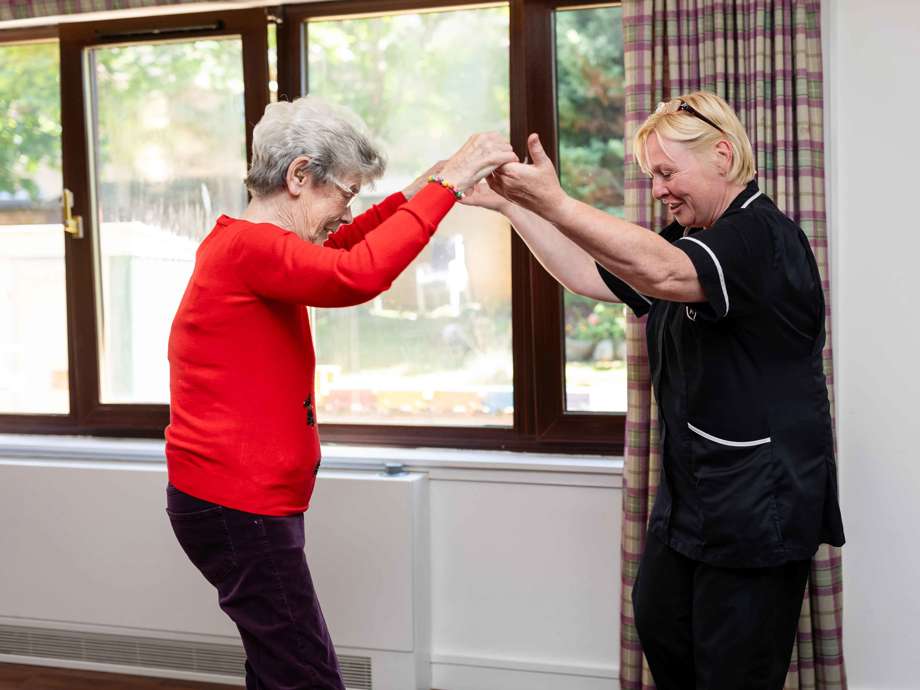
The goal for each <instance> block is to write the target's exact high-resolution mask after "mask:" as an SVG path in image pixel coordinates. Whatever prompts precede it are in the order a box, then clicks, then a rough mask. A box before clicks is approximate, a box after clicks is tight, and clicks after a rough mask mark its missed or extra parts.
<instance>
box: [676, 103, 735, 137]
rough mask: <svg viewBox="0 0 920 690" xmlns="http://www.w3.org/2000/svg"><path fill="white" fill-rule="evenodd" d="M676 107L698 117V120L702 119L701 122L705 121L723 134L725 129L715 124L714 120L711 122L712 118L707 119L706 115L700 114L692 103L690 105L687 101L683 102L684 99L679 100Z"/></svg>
mask: <svg viewBox="0 0 920 690" xmlns="http://www.w3.org/2000/svg"><path fill="white" fill-rule="evenodd" d="M677 109H678V110H683V111H684V112H685V113H690V114H691V115H693V117H696V118H699V119H700V120H702V121H703V122H705V123H706V124H707V125H709V126H710V127H715V128H716V129H717V130H719V131H720V132H722V134H725V130H724V129H722V128H721V127H719V125H717V124H716V123H715V122H713V121H712V120H710V119H709V118H708V117H706V116H705V115H702V114H701V113H700V112H699V111H698V110H697V109H696V108H694V107H693V106H692V105H690V104H689V103H687V102H685V101H681V102H680V105H679V106H677Z"/></svg>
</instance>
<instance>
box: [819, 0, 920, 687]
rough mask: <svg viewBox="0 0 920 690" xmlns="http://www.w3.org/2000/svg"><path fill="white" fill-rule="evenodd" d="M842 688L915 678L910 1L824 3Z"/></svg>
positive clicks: (914, 158) (917, 372) (918, 95)
mask: <svg viewBox="0 0 920 690" xmlns="http://www.w3.org/2000/svg"><path fill="white" fill-rule="evenodd" d="M822 12H823V22H824V44H825V55H824V74H825V80H826V95H827V102H826V104H825V105H826V110H825V113H826V122H827V132H826V139H827V145H828V154H829V155H828V160H827V170H828V191H829V212H830V233H831V242H832V245H831V250H832V254H831V260H832V271H833V290H834V294H833V305H832V308H833V317H834V328H835V333H834V347H835V364H836V379H837V389H836V390H837V403H838V406H837V412H838V417H837V421H838V427H837V428H838V444H839V464H840V476H841V500H842V507H843V516H844V523H845V527H846V532H847V546H846V547H845V548H844V550H843V553H844V562H843V568H844V607H845V608H844V651H845V655H846V662H847V670H848V675H849V680H850V687H851V688H854V689H856V688H859V689H862V688H865V689H867V690H868V689H869V688H871V689H872V690H884V689H887V688H913V689H916V688H917V687H920V680H918V679H920V669H918V668H917V653H918V651H920V626H918V621H920V588H918V586H917V575H918V574H920V548H918V540H917V533H918V529H920V509H918V506H920V454H918V451H917V444H916V441H915V439H914V438H913V433H914V432H915V430H916V429H917V428H918V424H917V420H916V410H917V409H918V408H920V320H918V315H917V312H918V308H917V301H916V293H917V292H918V289H920V285H918V277H920V270H918V268H920V220H918V216H920V144H918V138H917V127H918V124H917V123H918V122H920V119H918V118H920V88H918V86H920V76H918V75H920V2H917V1H916V0H873V1H872V2H866V0H824V1H823V2H822Z"/></svg>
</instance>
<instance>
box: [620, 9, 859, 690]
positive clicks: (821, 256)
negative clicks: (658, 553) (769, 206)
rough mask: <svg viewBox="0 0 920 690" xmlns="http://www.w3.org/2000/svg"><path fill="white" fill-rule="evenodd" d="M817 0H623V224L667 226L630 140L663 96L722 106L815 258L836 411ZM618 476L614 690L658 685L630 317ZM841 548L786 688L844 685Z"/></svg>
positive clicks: (643, 404)
mask: <svg viewBox="0 0 920 690" xmlns="http://www.w3.org/2000/svg"><path fill="white" fill-rule="evenodd" d="M820 25H821V20H820V0H624V1H623V39H624V53H625V54H624V65H625V72H626V106H625V107H626V174H625V206H626V218H627V219H628V220H630V221H632V222H634V223H637V224H639V225H642V226H644V227H648V228H655V229H657V228H660V227H663V226H664V225H665V224H666V222H667V218H666V217H665V212H664V207H663V205H662V204H659V203H656V202H655V201H654V199H653V198H652V190H651V181H650V180H649V179H648V178H647V177H646V176H645V175H644V174H643V173H642V172H641V170H639V167H638V165H637V164H636V162H635V158H634V155H633V151H632V136H633V134H634V133H635V131H636V130H637V129H638V127H639V126H640V125H641V124H642V122H643V121H644V120H645V118H646V117H647V116H648V115H649V114H650V113H651V112H652V111H653V110H654V109H655V106H656V105H657V104H658V103H659V102H660V101H663V100H667V99H669V98H673V97H675V96H677V95H679V94H681V93H686V92H689V91H696V90H701V89H702V90H706V91H712V92H714V93H717V94H719V95H720V96H722V97H723V98H725V100H727V101H728V102H729V103H730V104H731V105H732V107H733V108H734V109H735V111H736V112H737V113H738V115H739V117H740V118H741V122H742V123H743V124H744V126H745V128H746V129H747V132H748V135H749V136H750V138H751V144H752V145H753V147H754V154H755V157H756V161H757V170H758V182H759V184H760V186H761V188H762V189H763V190H764V191H765V193H767V194H768V195H770V196H771V197H772V198H773V200H774V201H775V202H776V204H777V206H779V208H780V209H781V210H783V211H784V212H785V213H786V214H788V215H789V216H790V217H791V218H792V219H793V220H795V221H796V222H797V223H798V224H799V225H800V226H801V227H802V230H803V231H804V232H805V234H806V235H807V236H808V239H809V241H810V242H811V246H812V249H813V250H814V253H815V256H816V258H817V260H818V266H819V268H820V271H821V279H822V284H823V287H824V292H825V297H826V302H827V312H826V319H827V322H826V326H827V343H826V345H825V348H824V370H825V374H826V375H827V383H828V392H829V395H830V399H831V410H833V409H834V393H833V391H834V387H833V370H832V359H831V352H832V350H831V342H832V341H831V332H832V331H831V318H830V304H831V301H830V299H831V295H830V282H829V278H828V245H827V226H826V216H825V206H824V132H823V71H822V63H821V34H820ZM627 339H628V353H629V354H628V358H627V369H628V380H629V391H628V410H627V415H626V461H625V464H626V466H625V470H624V478H623V484H624V489H623V518H622V521H623V522H622V524H623V532H622V536H623V538H622V553H621V563H622V591H621V613H620V633H621V643H620V686H621V688H623V690H645V689H648V688H654V683H653V681H652V678H651V675H650V674H649V672H648V667H647V666H646V665H645V663H644V661H643V657H642V650H641V647H640V645H639V639H638V636H637V634H636V630H635V626H634V619H633V611H632V602H631V595H632V586H633V583H634V582H635V577H636V570H637V568H638V564H639V558H640V556H641V554H642V549H643V547H644V544H645V534H646V527H647V524H648V517H649V513H650V512H651V506H652V503H653V502H654V499H655V493H656V491H657V489H658V483H659V477H660V472H661V455H660V448H659V439H658V420H657V408H656V404H655V401H654V396H653V394H652V390H651V383H650V376H649V370H648V361H647V353H646V347H645V322H644V319H636V318H634V317H630V318H629V320H628V323H627ZM842 605H843V592H842V564H841V557H840V550H839V549H836V548H833V547H829V546H827V545H822V546H821V548H820V549H819V551H818V553H817V554H816V556H815V558H814V560H813V562H812V571H811V578H810V581H809V588H808V592H807V595H806V597H805V601H804V603H803V607H802V615H801V618H800V621H799V629H798V637H797V641H796V647H795V649H794V651H793V658H792V664H791V666H790V669H789V674H788V676H787V678H786V688H787V689H789V690H793V689H796V690H808V689H812V688H813V689H815V690H846V687H847V684H846V671H845V666H844V661H843V649H842V626H841V619H842Z"/></svg>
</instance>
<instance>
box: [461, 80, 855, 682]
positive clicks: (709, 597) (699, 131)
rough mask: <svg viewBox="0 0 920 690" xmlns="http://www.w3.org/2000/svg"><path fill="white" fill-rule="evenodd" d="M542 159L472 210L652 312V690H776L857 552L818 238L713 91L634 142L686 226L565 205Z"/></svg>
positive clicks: (486, 190) (675, 106) (578, 286)
mask: <svg viewBox="0 0 920 690" xmlns="http://www.w3.org/2000/svg"><path fill="white" fill-rule="evenodd" d="M528 148H529V150H530V156H531V159H532V161H533V162H532V163H531V164H515V163H512V164H507V165H505V166H504V167H502V168H501V169H500V170H499V171H498V172H497V173H496V174H495V175H493V178H492V179H491V180H490V182H489V186H486V185H485V184H484V183H481V184H480V186H479V187H478V188H477V189H476V190H475V192H474V193H473V194H471V195H469V197H468V199H467V200H466V202H467V203H471V204H475V205H479V206H484V207H487V208H492V209H495V210H497V211H500V212H501V213H503V214H505V215H506V216H507V217H508V218H509V219H510V220H511V222H512V224H513V225H514V227H515V229H516V231H517V232H518V234H519V235H520V236H521V237H522V238H523V240H524V241H525V242H526V243H527V244H528V246H529V247H530V249H531V250H532V251H533V253H534V254H535V255H536V257H537V258H538V259H539V260H540V262H541V263H542V264H543V266H544V267H545V268H546V269H547V270H548V271H549V272H550V273H552V274H553V275H554V276H555V277H556V279H557V280H558V281H559V282H560V283H562V284H563V285H564V286H566V287H567V288H569V289H570V290H572V291H573V292H576V293H578V294H582V295H585V296H588V297H592V298H594V299H600V300H607V301H610V300H613V299H615V298H619V299H620V300H622V301H623V302H625V303H626V304H627V305H628V306H629V307H630V308H631V309H632V310H633V311H634V312H635V313H636V314H638V315H643V314H646V313H647V314H649V319H648V325H647V334H648V350H649V360H650V366H651V370H652V379H653V384H654V386H655V392H656V397H657V400H658V404H659V406H660V419H661V425H662V436H663V439H664V440H663V473H662V481H661V485H660V487H659V490H658V496H657V499H656V501H655V505H654V508H653V510H652V515H651V519H650V524H649V538H648V540H647V544H646V548H645V552H644V554H643V557H642V561H641V564H640V569H639V574H638V577H637V581H636V585H635V588H634V592H633V603H634V608H635V616H636V627H637V629H638V631H639V638H640V641H641V643H642V648H643V650H644V652H645V654H646V657H647V659H648V662H649V666H650V667H651V671H652V675H653V676H654V678H655V682H656V685H657V686H658V688H659V690H691V689H695V688H700V689H705V690H742V689H743V690H779V689H780V688H782V687H783V682H784V679H785V677H786V672H787V670H788V666H789V659H790V656H791V653H792V646H793V642H794V639H795V631H796V623H797V621H798V618H799V614H800V611H801V607H802V600H803V596H804V592H805V586H806V582H807V578H808V572H809V564H810V560H811V558H812V556H813V555H814V553H815V551H816V550H817V548H818V545H819V544H821V543H830V544H833V545H835V546H840V545H842V544H843V541H844V538H843V527H842V523H841V519H840V510H839V507H838V504H837V477H836V465H835V461H834V455H833V440H832V432H831V418H830V412H829V405H828V397H827V387H826V383H825V380H824V374H823V370H822V362H821V350H822V347H823V345H824V298H823V294H822V290H821V281H820V278H819V275H818V269H817V265H816V262H815V258H814V255H813V254H812V251H811V249H810V247H809V245H808V241H807V239H806V238H805V235H804V234H803V233H802V231H801V229H799V227H798V226H797V225H796V224H795V223H793V222H792V221H791V220H790V219H789V218H787V217H786V216H785V215H783V213H782V212H781V211H779V210H778V209H777V207H776V206H775V205H774V204H773V202H772V201H771V200H770V199H769V198H768V197H767V196H766V195H764V194H763V192H762V191H761V190H760V189H759V188H758V186H757V182H756V181H755V179H754V177H755V169H754V157H753V153H752V150H751V144H750V142H749V140H748V137H747V134H746V133H745V132H744V129H743V127H742V126H741V122H740V121H739V120H738V117H737V115H736V114H735V113H734V111H733V110H732V109H731V107H730V106H729V105H728V104H727V103H726V102H725V101H723V100H722V99H721V98H719V97H718V96H715V95H713V94H709V93H703V92H697V93H692V94H687V95H685V96H681V97H680V98H675V99H672V100H670V101H667V102H665V103H662V104H661V105H660V106H659V107H658V110H657V111H656V112H655V113H654V114H652V115H651V116H650V117H649V118H648V119H647V120H646V122H645V123H644V124H643V126H642V127H641V128H640V129H639V131H638V132H637V134H636V137H635V147H634V151H635V154H636V158H637V160H638V163H639V165H640V166H641V168H642V170H643V171H645V172H646V173H647V174H648V175H650V176H651V178H652V193H653V194H654V196H655V198H656V199H658V200H659V201H661V203H663V204H666V205H667V207H668V210H669V211H670V213H671V215H672V216H673V218H674V222H672V223H671V224H670V225H669V226H668V227H666V228H665V229H664V230H662V231H661V233H655V232H649V231H648V230H647V229H646V228H642V227H639V226H636V225H633V224H631V223H628V222H626V221H624V220H622V219H619V218H616V217H614V216H611V215H608V214H606V213H604V212H602V211H599V210H596V209H594V208H591V207H589V206H587V205H585V204H583V203H580V202H578V201H575V200H574V199H572V198H570V197H569V196H568V195H567V194H566V193H565V192H564V191H563V189H562V188H561V186H560V185H559V180H558V177H557V175H556V171H555V169H554V168H553V165H552V163H551V162H550V160H549V159H548V158H547V156H546V154H545V152H544V151H543V148H542V146H541V145H540V141H539V137H538V136H537V135H536V134H532V135H531V136H530V139H529V141H528ZM490 187H491V189H490Z"/></svg>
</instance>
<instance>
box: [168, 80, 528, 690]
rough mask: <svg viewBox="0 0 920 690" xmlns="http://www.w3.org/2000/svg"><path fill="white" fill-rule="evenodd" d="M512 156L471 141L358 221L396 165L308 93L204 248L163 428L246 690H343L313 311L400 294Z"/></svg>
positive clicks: (484, 139)
mask: <svg viewBox="0 0 920 690" xmlns="http://www.w3.org/2000/svg"><path fill="white" fill-rule="evenodd" d="M516 160H517V157H516V156H515V155H514V153H513V151H512V150H511V146H510V145H509V144H508V143H507V142H506V141H504V140H503V139H502V138H501V137H499V136H498V135H497V134H494V133H489V134H477V135H474V136H472V137H471V138H470V139H469V140H468V141H467V142H466V143H465V144H464V145H463V147H462V148H461V149H460V150H459V151H457V152H456V153H455V154H454V155H453V156H452V157H451V158H450V159H449V160H447V161H446V162H444V163H442V164H439V165H437V166H435V168H434V169H433V170H435V169H437V170H438V171H437V173H436V175H434V176H431V177H429V175H428V174H427V173H426V174H424V175H422V176H421V177H419V179H418V180H416V181H415V182H414V183H413V184H411V185H409V187H407V188H406V189H404V190H402V191H401V192H397V193H395V194H393V195H391V196H389V197H387V198H386V199H384V200H383V201H382V202H381V203H380V204H378V205H376V206H374V207H372V208H371V209H370V210H368V211H366V212H365V213H363V214H361V215H360V216H358V217H357V218H354V219H352V217H351V212H350V211H349V204H350V203H351V201H352V200H353V199H354V198H355V196H356V195H357V194H358V192H359V191H360V188H361V186H362V185H364V184H366V183H368V182H371V181H373V180H375V179H377V178H379V177H380V176H381V175H382V174H383V170H384V165H385V164H384V159H383V156H382V155H381V154H380V153H379V152H378V151H377V149H376V148H375V146H374V145H373V143H372V142H371V141H370V139H369V138H368V136H367V134H366V133H365V128H364V125H363V123H361V122H360V120H358V119H357V118H356V117H355V116H354V115H353V114H352V113H350V112H349V111H346V110H344V109H340V108H336V107H333V106H330V105H327V104H325V103H323V102H321V101H319V100H317V99H315V98H312V97H307V98H301V99H298V100H295V101H293V102H289V103H287V102H284V103H275V104H272V105H270V106H268V108H267V109H266V111H265V115H264V116H263V118H262V119H261V120H260V122H259V123H258V124H257V125H256V127H255V130H254V132H253V155H252V166H251V168H250V170H249V175H248V177H247V180H246V183H247V186H248V187H249V190H250V192H251V193H252V201H251V202H250V204H249V206H248V208H247V209H246V211H245V212H244V213H243V214H242V217H240V218H230V217H228V216H221V217H220V218H219V219H218V221H217V224H216V225H215V226H214V229H213V230H212V231H211V233H210V234H209V235H208V236H207V237H206V238H205V239H204V240H203V241H202V243H201V246H200V247H199V249H198V252H197V256H196V260H195V269H194V272H193V274H192V277H191V279H190V281H189V284H188V287H187V289H186V291H185V295H184V297H183V298H182V302H181V304H180V305H179V310H178V312H177V314H176V317H175V320H174V321H173V325H172V331H171V333H170V339H169V362H170V416H171V419H170V425H169V427H168V428H167V429H166V457H167V466H168V469H169V486H168V487H167V512H168V514H169V519H170V522H171V524H172V527H173V530H174V532H175V534H176V537H177V539H178V540H179V543H180V545H181V546H182V548H183V550H184V551H185V552H186V554H187V555H188V557H189V559H190V560H191V561H192V563H193V564H194V565H195V566H196V567H197V568H198V569H199V570H200V571H201V573H202V575H204V577H205V578H206V579H207V580H208V582H210V583H211V584H212V585H213V586H214V587H216V588H217V592H218V601H219V603H220V607H221V608H222V609H223V610H224V612H225V613H227V615H228V616H230V618H231V619H232V620H233V621H234V623H236V625H237V627H238V629H239V631H240V635H241V637H242V640H243V645H244V647H245V649H246V656H247V661H246V687H247V688H249V689H250V690H255V689H256V688H258V689H259V690H265V689H271V690H274V689H280V688H284V689H285V690H295V689H300V688H302V689H303V690H307V689H308V688H309V689H310V690H327V689H328V690H344V685H343V683H342V680H341V677H340V673H339V668H338V662H337V660H336V655H335V650H334V648H333V645H332V641H331V640H330V637H329V633H328V631H327V629H326V624H325V621H324V620H323V614H322V611H321V609H320V605H319V602H318V600H317V598H316V594H315V592H314V589H313V584H312V581H311V577H310V572H309V569H308V567H307V562H306V558H305V556H304V520H303V513H304V511H306V509H307V506H308V505H309V502H310V495H311V493H312V491H313V486H314V482H315V477H316V473H317V471H318V469H319V464H320V445H319V437H318V435H317V428H316V412H315V409H314V392H313V391H314V381H313V379H314V364H315V357H314V352H313V343H312V339H311V336H310V325H309V322H308V319H307V310H306V308H305V307H306V306H314V307H346V306H351V305H355V304H360V303H362V302H366V301H367V300H370V299H372V298H373V297H375V296H376V295H378V294H380V293H381V292H383V291H384V290H386V289H387V288H389V286H390V285H391V284H392V282H393V280H394V279H395V278H396V277H397V276H398V275H399V274H400V273H401V272H402V271H403V270H404V269H405V268H406V267H407V266H408V265H409V263H410V262H411V261H412V260H413V259H414V258H415V257H416V256H417V255H418V253H419V252H420V251H421V250H422V248H423V247H424V246H425V245H426V244H427V243H428V240H429V238H430V237H431V236H432V234H433V233H434V231H435V230H436V229H437V227H438V223H439V222H440V221H441V219H442V218H443V217H444V216H445V215H446V214H447V212H448V211H449V210H450V209H451V207H452V206H453V205H454V203H455V202H456V201H457V199H458V198H459V197H460V196H461V195H462V192H463V190H465V189H469V188H470V187H472V186H473V185H474V184H475V183H476V182H478V181H479V180H480V179H482V178H483V177H484V176H485V175H487V174H489V173H490V172H491V171H492V170H494V169H495V168H496V167H497V166H499V165H502V164H504V163H507V162H511V161H516ZM429 172H432V171H429Z"/></svg>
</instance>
